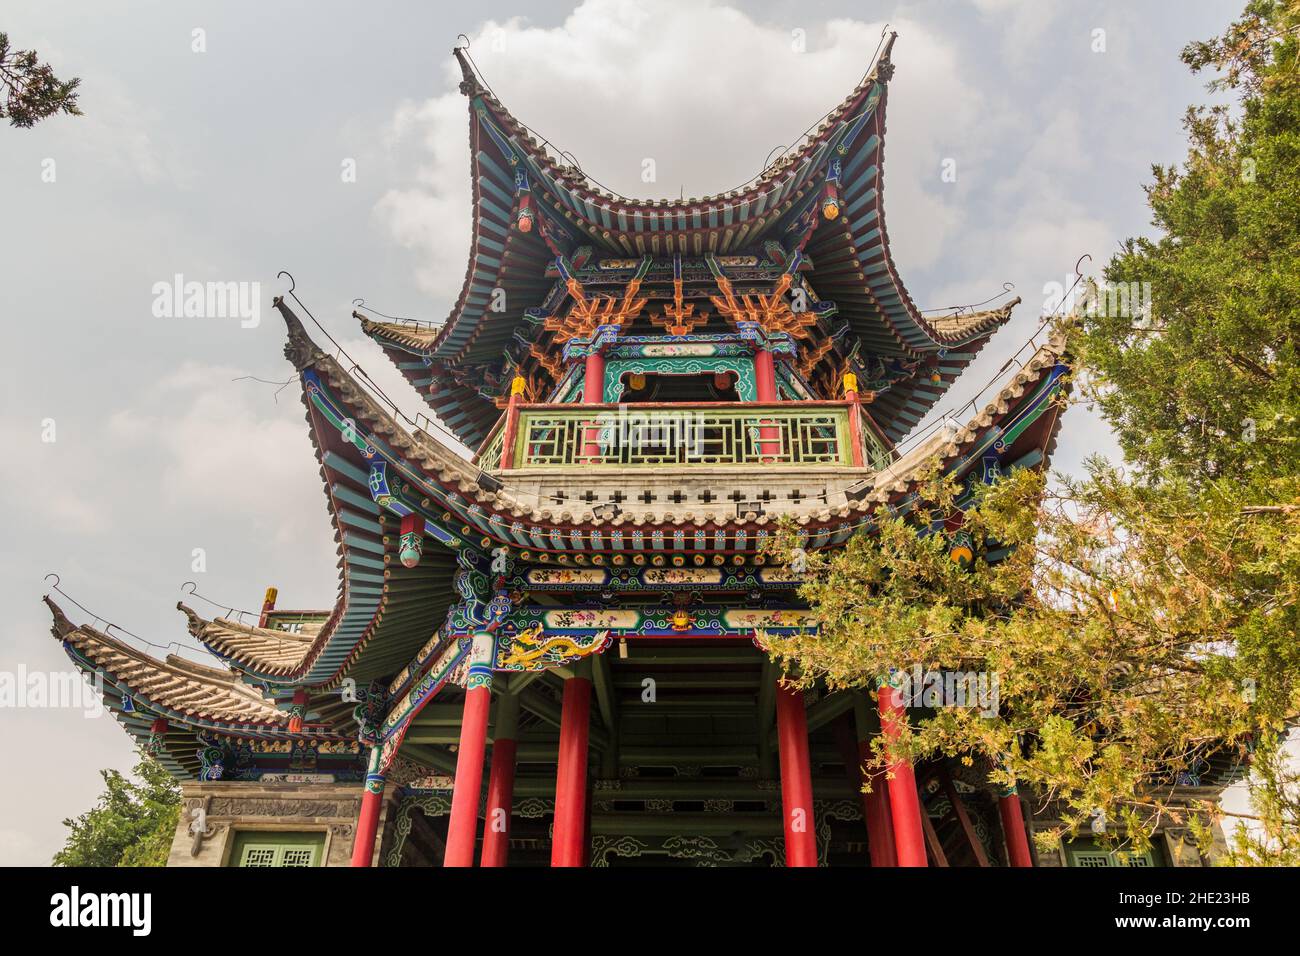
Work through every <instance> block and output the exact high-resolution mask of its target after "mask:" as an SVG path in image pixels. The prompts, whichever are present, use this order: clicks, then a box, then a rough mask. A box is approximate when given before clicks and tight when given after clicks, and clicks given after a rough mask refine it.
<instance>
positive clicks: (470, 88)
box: [451, 33, 481, 96]
mask: <svg viewBox="0 0 1300 956" xmlns="http://www.w3.org/2000/svg"><path fill="white" fill-rule="evenodd" d="M462 38H463V39H464V41H465V45H464V46H454V47H452V49H451V55H452V56H454V57H455V58H456V62H457V63H458V64H459V65H460V76H461V80H460V86H459V87H458V89H459V90H460V92H461V93H462V94H463V95H464V96H475V95H477V94H478V92H479V90H480V89H481V87H480V86H479V82H478V77H476V76H475V75H474V67H473V66H471V65H470V59H469V53H467V52H466V51H467V50H468V49H469V37H467V36H465V34H463V33H462V34H460V35H458V36H457V37H456V39H457V40H460V39H462Z"/></svg>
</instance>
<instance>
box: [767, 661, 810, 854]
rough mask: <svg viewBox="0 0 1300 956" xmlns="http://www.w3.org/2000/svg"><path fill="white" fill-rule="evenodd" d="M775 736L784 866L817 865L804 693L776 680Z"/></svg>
mask: <svg viewBox="0 0 1300 956" xmlns="http://www.w3.org/2000/svg"><path fill="white" fill-rule="evenodd" d="M776 738H777V747H778V748H779V756H780V760H781V812H782V815H783V816H784V818H785V865H786V866H816V865H817V835H816V832H815V831H814V828H813V792H812V761H811V759H810V758H809V756H808V715H807V713H805V711H804V706H803V692H802V691H799V690H796V689H795V688H793V687H789V686H787V685H785V684H784V683H782V682H781V681H780V679H779V678H778V680H777V685H776Z"/></svg>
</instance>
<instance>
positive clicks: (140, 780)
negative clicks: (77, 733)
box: [54, 754, 181, 866]
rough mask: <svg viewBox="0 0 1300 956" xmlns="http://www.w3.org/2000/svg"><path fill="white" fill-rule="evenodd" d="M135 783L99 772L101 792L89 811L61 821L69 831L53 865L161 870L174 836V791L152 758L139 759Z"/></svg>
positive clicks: (177, 808)
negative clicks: (154, 868) (155, 868)
mask: <svg viewBox="0 0 1300 956" xmlns="http://www.w3.org/2000/svg"><path fill="white" fill-rule="evenodd" d="M133 773H134V776H135V778H136V779H135V780H132V779H130V778H128V777H125V776H123V775H122V774H120V773H118V772H117V771H116V770H101V771H100V776H102V777H103V778H104V785H105V790H104V792H103V794H101V795H100V798H99V802H98V803H96V804H95V806H94V808H92V809H91V810H89V811H87V812H86V813H83V814H82V815H81V816H79V817H77V818H76V819H75V820H64V821H63V825H64V826H66V827H67V828H68V829H69V830H70V831H71V832H70V833H69V834H68V839H67V842H66V843H65V844H64V846H63V849H62V850H60V851H59V852H58V853H56V854H55V855H54V865H55V866H163V865H164V864H165V863H166V862H167V853H168V851H169V850H170V849H171V845H172V838H173V836H174V835H175V833H176V822H177V819H178V816H179V814H180V804H181V797H180V788H179V787H178V786H177V785H176V781H175V780H173V779H172V778H171V776H170V775H169V774H168V773H167V771H166V770H164V769H163V768H162V767H161V766H160V765H159V764H158V763H156V762H155V761H154V760H153V759H152V758H150V757H148V756H145V755H143V754H142V755H141V758H140V762H139V763H138V764H136V766H135V770H134V771H133Z"/></svg>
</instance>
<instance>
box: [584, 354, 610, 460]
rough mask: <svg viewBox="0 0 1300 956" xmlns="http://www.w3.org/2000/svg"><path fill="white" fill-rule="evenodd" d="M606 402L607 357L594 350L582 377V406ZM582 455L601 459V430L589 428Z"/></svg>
mask: <svg viewBox="0 0 1300 956" xmlns="http://www.w3.org/2000/svg"><path fill="white" fill-rule="evenodd" d="M604 401H605V356H603V355H601V354H600V352H598V351H596V350H595V349H594V348H593V350H592V351H591V352H590V353H588V355H587V364H586V367H585V369H584V371H583V375H582V404H584V405H600V404H602V403H603V402H604ZM582 454H583V456H584V457H585V458H587V459H595V458H599V457H600V429H598V428H588V429H587V431H586V433H585V434H584V435H583V444H582Z"/></svg>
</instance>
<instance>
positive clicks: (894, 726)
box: [877, 684, 928, 866]
mask: <svg viewBox="0 0 1300 956" xmlns="http://www.w3.org/2000/svg"><path fill="white" fill-rule="evenodd" d="M877 699H878V704H879V708H880V730H881V733H883V734H884V735H885V741H886V743H892V742H893V741H894V740H897V739H898V736H899V733H900V728H901V727H902V726H903V724H904V723H905V722H906V721H907V715H906V713H904V711H903V705H902V704H901V703H900V702H899V699H898V691H896V690H894V688H892V687H890V686H889V685H888V684H882V685H881V686H880V691H879V693H878V696H877ZM889 771H890V774H891V775H892V776H891V778H890V780H889V806H890V811H891V814H892V816H893V818H894V851H895V853H896V854H897V856H898V865H899V866H927V865H928V863H927V861H926V857H925V835H924V833H923V832H922V830H921V800H920V797H918V796H917V793H916V774H915V773H913V771H912V765H911V764H910V763H908V762H907V761H905V760H897V761H895V762H893V763H891V764H890V765H889Z"/></svg>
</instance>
